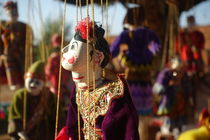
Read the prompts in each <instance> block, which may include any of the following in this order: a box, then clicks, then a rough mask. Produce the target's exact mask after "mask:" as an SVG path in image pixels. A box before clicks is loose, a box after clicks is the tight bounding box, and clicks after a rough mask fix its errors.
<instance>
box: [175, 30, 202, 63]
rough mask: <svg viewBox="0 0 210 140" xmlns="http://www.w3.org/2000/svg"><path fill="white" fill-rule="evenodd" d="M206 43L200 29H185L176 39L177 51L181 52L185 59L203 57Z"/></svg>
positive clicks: (182, 57)
mask: <svg viewBox="0 0 210 140" xmlns="http://www.w3.org/2000/svg"><path fill="white" fill-rule="evenodd" d="M204 43H205V39H204V36H203V34H202V33H201V32H200V31H184V32H181V33H180V35H179V38H177V40H176V45H175V46H176V52H177V53H179V54H180V56H181V59H182V60H183V61H187V60H191V59H194V60H198V59H201V50H202V49H204ZM193 47H195V48H193Z"/></svg>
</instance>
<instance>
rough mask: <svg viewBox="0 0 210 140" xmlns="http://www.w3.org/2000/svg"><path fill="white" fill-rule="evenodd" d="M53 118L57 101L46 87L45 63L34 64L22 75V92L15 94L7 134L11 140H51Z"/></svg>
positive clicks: (53, 124)
mask: <svg viewBox="0 0 210 140" xmlns="http://www.w3.org/2000/svg"><path fill="white" fill-rule="evenodd" d="M55 118H56V97H55V95H54V94H53V93H51V92H50V91H49V89H48V88H46V87H45V74H44V63H43V62H42V61H37V62H35V63H33V64H32V65H31V66H30V68H29V70H28V72H27V73H26V74H25V88H22V89H19V90H17V91H16V92H15V94H14V97H13V100H12V103H11V107H10V110H9V123H8V134H9V135H10V137H11V139H12V140H19V139H20V138H21V139H23V140H53V139H54V130H55ZM61 118H62V117H61Z"/></svg>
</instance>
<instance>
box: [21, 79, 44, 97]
mask: <svg viewBox="0 0 210 140" xmlns="http://www.w3.org/2000/svg"><path fill="white" fill-rule="evenodd" d="M25 87H26V89H27V91H28V92H29V94H31V95H32V96H37V95H39V94H40V93H41V90H42V89H43V88H44V81H43V80H40V79H36V78H31V77H28V78H26V79H25Z"/></svg>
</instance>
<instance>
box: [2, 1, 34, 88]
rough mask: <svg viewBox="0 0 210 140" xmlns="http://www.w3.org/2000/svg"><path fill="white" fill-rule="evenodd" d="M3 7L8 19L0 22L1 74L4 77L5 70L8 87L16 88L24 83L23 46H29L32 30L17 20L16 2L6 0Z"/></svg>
mask: <svg viewBox="0 0 210 140" xmlns="http://www.w3.org/2000/svg"><path fill="white" fill-rule="evenodd" d="M4 9H5V11H6V13H7V15H8V18H9V20H8V21H1V24H0V30H1V31H0V33H1V37H0V69H1V76H2V78H3V77H4V75H3V73H4V72H3V71H4V70H5V71H6V79H7V81H8V85H9V86H10V89H11V90H16V89H18V88H20V87H21V86H23V85H24V80H23V79H24V68H25V51H26V50H25V46H26V45H27V46H28V47H29V46H31V40H32V31H31V28H30V27H29V26H28V25H27V24H25V23H22V22H19V21H18V8H17V3H15V2H13V1H7V2H6V3H5V5H4ZM26 33H27V36H28V37H26ZM26 41H27V43H26ZM28 55H29V54H28Z"/></svg>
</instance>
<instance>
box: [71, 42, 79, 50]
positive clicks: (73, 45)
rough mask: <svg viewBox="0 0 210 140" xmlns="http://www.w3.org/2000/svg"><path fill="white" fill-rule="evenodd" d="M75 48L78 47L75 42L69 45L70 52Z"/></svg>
mask: <svg viewBox="0 0 210 140" xmlns="http://www.w3.org/2000/svg"><path fill="white" fill-rule="evenodd" d="M77 46H78V44H77V42H73V43H72V45H71V50H75V49H77Z"/></svg>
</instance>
